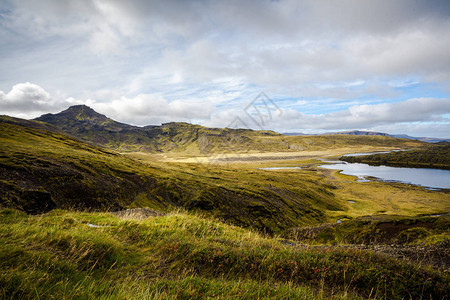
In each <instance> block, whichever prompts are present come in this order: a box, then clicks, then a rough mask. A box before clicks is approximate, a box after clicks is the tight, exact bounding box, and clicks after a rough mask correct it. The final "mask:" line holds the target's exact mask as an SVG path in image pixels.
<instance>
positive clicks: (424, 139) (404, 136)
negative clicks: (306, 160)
mask: <svg viewBox="0 0 450 300" xmlns="http://www.w3.org/2000/svg"><path fill="white" fill-rule="evenodd" d="M283 134H284V135H291V136H307V135H310V136H311V135H358V136H367V135H369V136H386V137H393V138H399V139H409V140H416V141H421V142H427V143H437V142H450V139H440V138H432V137H414V136H409V135H407V134H388V133H384V132H376V131H362V130H352V131H337V132H327V133H321V134H306V133H295V132H286V133H283Z"/></svg>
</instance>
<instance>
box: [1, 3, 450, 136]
mask: <svg viewBox="0 0 450 300" xmlns="http://www.w3.org/2000/svg"><path fill="white" fill-rule="evenodd" d="M0 40H1V42H0V52H1V53H2V55H1V56H0V65H1V66H2V72H1V73H0V89H3V90H9V89H10V87H11V86H13V85H15V84H16V83H18V82H24V81H30V82H34V83H36V84H38V85H39V86H45V87H46V90H47V91H50V92H51V94H52V97H49V98H45V96H44V95H41V94H39V93H38V92H37V90H36V91H35V92H36V93H38V95H39V96H38V98H39V97H41V98H39V99H41V100H36V101H37V102H36V101H35V102H32V101H31V100H27V101H31V102H30V103H31V104H29V105H28V106H26V105H22V106H21V105H20V104H19V103H20V101H19V100H17V99H19V98H20V97H19V96H14V97H13V96H8V97H10V98H11V97H12V98H11V99H13V98H14V99H15V100H14V101H13V102H14V103H12V102H11V101H10V100H5V99H6V98H7V97H6V95H7V94H9V93H10V92H8V93H7V94H5V93H3V94H0V97H2V100H1V101H2V106H1V108H2V110H4V111H5V112H7V113H9V112H11V113H19V112H20V113H21V114H22V115H24V116H25V115H27V116H28V115H29V116H31V115H33V114H36V113H37V112H38V111H39V112H40V111H42V112H48V111H51V112H55V111H57V110H58V109H60V108H63V106H67V104H68V103H76V102H83V103H84V102H89V103H91V104H92V105H93V106H94V107H95V108H97V109H99V110H102V111H103V112H104V113H107V114H110V115H111V116H113V117H115V118H116V119H118V120H122V121H127V122H132V123H135V124H146V123H157V122H160V121H162V120H163V121H169V120H170V118H176V120H189V119H191V120H199V121H201V120H203V121H204V122H208V124H215V123H217V124H219V123H220V122H219V121H217V120H215V118H214V116H219V117H220V116H221V114H224V115H227V114H230V113H229V112H230V109H236V113H237V112H238V111H239V107H244V106H245V105H246V103H247V102H249V101H251V100H252V99H253V98H254V97H255V96H256V95H257V94H258V93H259V92H261V91H266V92H267V93H268V94H269V95H270V96H271V97H272V98H274V99H290V100H283V103H284V104H285V105H286V115H285V116H286V117H287V116H291V117H292V120H290V121H289V122H286V123H283V121H282V120H279V122H280V123H277V124H275V123H274V125H273V126H276V127H279V128H290V127H289V126H291V125H292V124H297V125H296V126H300V123H302V122H303V124H307V126H310V127H311V130H313V129H314V128H320V127H321V126H322V127H327V128H328V127H330V126H332V125H333V124H336V122H333V121H327V120H328V119H327V118H329V119H330V120H331V119H333V118H335V119H337V120H339V121H340V122H342V123H341V124H343V125H342V126H351V125H353V126H365V125H364V124H367V126H375V125H374V124H381V123H383V122H409V121H408V120H413V119H417V118H418V116H422V115H424V114H428V115H427V116H428V119H430V118H431V117H430V116H433V117H432V118H431V119H433V120H437V119H439V115H438V114H435V113H434V112H433V113H430V112H427V110H426V109H425V108H424V106H421V105H422V104H421V103H420V101H417V100H415V101H416V102H414V105H417V106H418V107H422V108H424V113H423V114H421V113H422V112H421V111H415V110H412V109H406V110H405V113H404V114H398V115H399V116H391V115H390V114H391V112H392V110H393V108H395V107H396V108H397V109H400V108H401V109H404V108H403V107H400V106H399V107H397V106H395V105H396V104H389V103H393V102H398V101H399V100H402V99H410V98H421V97H422V98H423V97H429V98H430V99H431V98H433V97H434V98H448V97H449V94H448V93H450V88H449V87H450V56H449V55H448V53H450V2H449V1H448V0H429V1H413V2H411V1H409V0H398V1H389V0H379V1H371V0H359V1H356V0H342V1H339V2H334V1H314V0H305V1H297V0H284V1H264V0H263V1H261V0H249V1H238V0H231V1H219V0H211V1H182V0H167V1H156V0H155V1H142V0H129V1H121V0H109V1H106V0H79V1H59V0H40V1H35V0H6V1H2V2H1V3H0ZM415 86H419V87H421V89H419V88H417V89H416V90H414V89H413V87H415ZM13 89H14V88H13ZM57 92H58V93H57ZM24 93H25V92H24ZM30 93H31V92H30ZM27 95H28V94H27ZM56 95H58V96H56ZM27 97H28V96H27ZM68 97H73V98H69V99H67V98H68ZM27 99H28V98H27ZM30 99H31V98H30ZM45 99H46V100H45ZM63 99H66V100H63ZM75 99H95V100H89V101H88V100H75ZM328 99H329V100H328ZM8 101H9V102H8ZM39 101H41V102H39ZM42 101H43V102H42ZM299 101H300V102H299ZM365 101H366V102H365ZM149 103H151V104H149ZM374 103H384V104H383V105H381V104H380V106H376V107H373V106H367V107H366V106H360V107H359V106H355V104H358V105H361V104H362V105H364V104H374ZM408 103H409V104H408ZM412 103H413V102H407V104H405V105H413V104H412ZM431 103H432V100H427V104H426V105H425V106H427V107H429V106H428V105H431ZM438 104H439V105H443V102H438ZM301 106H303V107H305V108H308V112H311V113H314V115H313V116H312V117H311V116H309V115H307V114H301V113H300V112H299V110H300V109H301ZM350 106H355V107H350ZM215 107H219V108H220V110H219V109H215ZM288 108H290V109H291V110H292V111H291V110H289V109H288ZM368 110H371V111H368ZM329 111H338V112H335V113H334V114H332V113H328V112H329ZM233 114H234V115H235V111H234V110H233V113H231V115H233ZM319 114H321V116H319ZM407 114H410V115H407ZM209 115H211V117H209ZM394 117H395V118H394ZM295 118H297V119H298V120H301V122H300V121H295ZM219 119H220V118H219ZM224 119H227V118H224ZM389 120H391V121H389ZM402 120H407V121H402ZM225 123H226V122H225ZM308 124H311V125H308ZM392 124H394V123H392ZM395 124H396V123H395ZM224 125H227V124H224ZM314 126H315V127H314ZM377 126H378V125H377ZM430 126H431V125H430ZM274 128H275V127H274ZM298 128H302V127H298Z"/></svg>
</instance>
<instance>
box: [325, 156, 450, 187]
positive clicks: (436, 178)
mask: <svg viewBox="0 0 450 300" xmlns="http://www.w3.org/2000/svg"><path fill="white" fill-rule="evenodd" d="M320 167H321V168H325V169H334V170H342V172H341V173H342V174H346V175H352V176H357V177H358V178H359V179H358V181H360V182H367V181H370V180H368V179H367V177H369V176H370V177H377V178H379V179H382V180H385V181H398V182H403V183H411V184H415V185H421V186H426V187H431V188H440V189H450V171H449V170H440V169H425V168H397V167H387V166H369V165H367V164H360V163H353V164H350V163H344V162H340V163H336V164H330V165H321V166H320Z"/></svg>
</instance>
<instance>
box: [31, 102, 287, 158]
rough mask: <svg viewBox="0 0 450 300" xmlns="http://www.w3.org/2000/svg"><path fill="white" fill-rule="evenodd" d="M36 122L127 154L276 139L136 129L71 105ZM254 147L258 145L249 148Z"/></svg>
mask: <svg viewBox="0 0 450 300" xmlns="http://www.w3.org/2000/svg"><path fill="white" fill-rule="evenodd" d="M35 120H36V121H41V122H46V123H48V124H52V125H54V126H56V127H57V128H59V129H61V130H63V131H64V132H66V133H69V134H71V135H73V136H75V137H77V138H79V139H81V140H83V141H85V142H89V143H92V144H95V145H100V146H104V147H108V148H110V149H114V150H119V151H123V152H127V151H147V152H167V151H186V150H188V149H189V150H190V151H193V152H195V153H205V152H210V151H212V150H214V149H217V148H221V149H227V148H230V147H231V148H233V147H234V148H236V147H242V146H243V145H246V144H248V143H249V142H250V141H251V137H255V136H279V135H280V134H279V133H276V132H273V131H254V130H251V129H230V128H223V129H222V128H207V127H203V126H200V125H192V124H188V123H184V122H170V123H165V124H162V125H160V126H157V125H155V126H153V125H149V126H145V127H137V126H132V125H128V124H124V123H120V122H116V121H114V120H112V119H110V118H108V117H106V116H104V115H102V114H99V113H97V112H96V111H94V110H93V109H92V108H90V107H88V106H85V105H76V106H71V107H69V108H68V109H67V110H65V111H62V112H60V113H57V114H45V115H42V116H41V117H39V118H36V119H35ZM252 146H254V148H258V145H256V144H255V145H252Z"/></svg>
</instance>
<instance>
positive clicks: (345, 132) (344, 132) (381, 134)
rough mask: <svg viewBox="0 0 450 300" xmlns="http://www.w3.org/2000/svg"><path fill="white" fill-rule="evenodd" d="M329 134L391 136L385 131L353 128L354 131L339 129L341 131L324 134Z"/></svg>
mask: <svg viewBox="0 0 450 300" xmlns="http://www.w3.org/2000/svg"><path fill="white" fill-rule="evenodd" d="M329 134H333V135H334V134H345V135H372V136H373V135H377V136H391V135H389V134H387V133H383V132H375V131H361V130H352V131H339V132H328V133H324V135H329Z"/></svg>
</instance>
